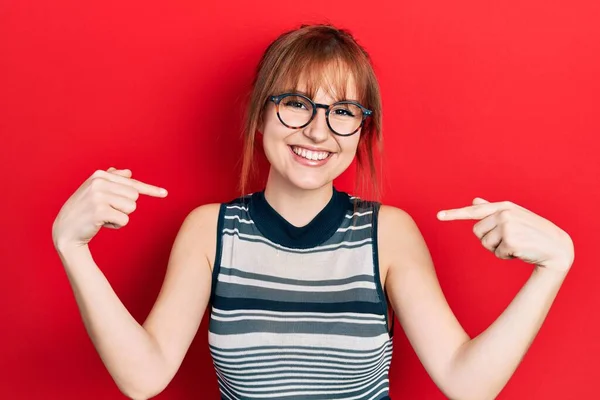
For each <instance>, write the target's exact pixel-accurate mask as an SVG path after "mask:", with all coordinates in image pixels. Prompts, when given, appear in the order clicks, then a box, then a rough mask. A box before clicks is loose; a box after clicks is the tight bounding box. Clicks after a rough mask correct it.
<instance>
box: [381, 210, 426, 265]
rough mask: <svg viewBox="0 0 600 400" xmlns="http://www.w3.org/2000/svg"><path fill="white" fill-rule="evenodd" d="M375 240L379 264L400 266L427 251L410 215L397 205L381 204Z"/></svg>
mask: <svg viewBox="0 0 600 400" xmlns="http://www.w3.org/2000/svg"><path fill="white" fill-rule="evenodd" d="M377 219H378V223H377V224H378V229H377V241H378V249H379V254H380V261H381V265H382V266H384V267H386V268H389V267H392V266H393V267H394V268H397V267H402V266H403V265H407V264H409V263H410V260H411V259H413V258H420V257H422V255H424V254H426V253H427V252H428V250H427V247H426V244H425V241H424V239H423V236H422V234H421V231H420V230H419V228H418V226H417V224H416V222H415V220H414V219H413V218H412V216H411V215H410V214H409V213H408V212H406V211H404V210H402V209H400V208H397V207H393V206H389V205H381V206H380V209H379V216H378V218H377Z"/></svg>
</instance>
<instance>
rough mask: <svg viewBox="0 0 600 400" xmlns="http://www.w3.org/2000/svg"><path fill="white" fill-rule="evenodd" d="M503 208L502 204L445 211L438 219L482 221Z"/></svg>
mask: <svg viewBox="0 0 600 400" xmlns="http://www.w3.org/2000/svg"><path fill="white" fill-rule="evenodd" d="M503 207H504V206H503V205H502V204H501V203H481V204H475V205H472V206H468V207H462V208H454V209H450V210H443V211H440V212H438V214H437V217H438V219H439V220H442V221H452V220H460V219H482V218H485V217H487V216H488V215H491V214H493V213H495V212H496V211H498V210H501V209H502V208H503Z"/></svg>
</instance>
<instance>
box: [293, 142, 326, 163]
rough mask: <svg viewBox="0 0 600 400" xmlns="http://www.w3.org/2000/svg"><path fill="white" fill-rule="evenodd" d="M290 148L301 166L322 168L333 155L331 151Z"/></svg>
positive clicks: (298, 147)
mask: <svg viewBox="0 0 600 400" xmlns="http://www.w3.org/2000/svg"><path fill="white" fill-rule="evenodd" d="M289 147H290V149H291V150H292V153H293V155H294V156H295V157H294V158H295V159H296V161H299V162H300V163H301V164H304V165H310V166H320V165H323V164H325V163H326V162H327V160H329V158H330V156H331V155H332V154H333V153H331V152H329V151H316V150H307V149H305V148H303V147H300V146H289Z"/></svg>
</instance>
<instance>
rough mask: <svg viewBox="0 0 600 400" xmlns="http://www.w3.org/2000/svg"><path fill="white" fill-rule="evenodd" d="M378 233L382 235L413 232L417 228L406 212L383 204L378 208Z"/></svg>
mask: <svg viewBox="0 0 600 400" xmlns="http://www.w3.org/2000/svg"><path fill="white" fill-rule="evenodd" d="M377 220H378V225H379V232H380V233H381V234H383V235H388V234H394V233H398V232H402V233H406V231H407V230H408V231H410V230H414V229H415V228H416V227H417V226H416V223H415V221H414V219H413V218H412V217H411V216H410V214H408V213H407V212H406V211H404V210H402V209H400V208H398V207H394V206H389V205H385V204H381V205H380V206H379V213H378V218H377Z"/></svg>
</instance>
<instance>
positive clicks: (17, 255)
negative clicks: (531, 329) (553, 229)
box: [0, 0, 600, 399]
mask: <svg viewBox="0 0 600 400" xmlns="http://www.w3.org/2000/svg"><path fill="white" fill-rule="evenodd" d="M599 4H600V3H598V2H596V1H586V2H583V1H581V2H576V1H572V0H569V1H566V0H563V1H541V0H538V1H534V0H526V1H506V2H488V1H465V0H459V1H452V2H450V1H440V0H437V1H434V0H426V1H414V2H406V1H400V2H391V1H390V2H387V3H377V2H364V1H354V0H347V1H345V2H343V3H335V2H328V1H312V0H311V1H303V2H256V1H251V2H248V1H245V2H242V1H227V2H212V3H210V4H208V3H204V2H197V1H196V2H192V1H188V2H176V3H174V2H170V3H167V2H154V3H153V2H144V1H114V0H113V1H104V2H102V3H98V4H90V3H87V2H80V1H65V0H55V1H52V2H43V1H35V0H34V1H20V2H17V1H15V0H4V1H3V2H2V3H1V4H0V91H1V95H0V132H1V135H2V136H1V138H2V146H1V147H0V155H1V157H0V168H1V171H2V187H3V189H4V195H3V196H2V197H1V200H0V202H1V203H0V206H1V207H2V210H3V214H4V215H3V229H2V233H1V235H2V240H1V241H0V246H1V247H0V251H1V260H2V265H3V268H2V273H3V279H2V281H1V282H0V293H2V294H1V296H2V298H0V305H1V313H2V315H1V317H2V329H1V330H0V332H1V333H0V335H1V336H0V345H1V346H2V348H1V354H2V355H1V356H0V363H1V364H0V367H1V371H0V372H1V373H0V388H1V389H0V390H1V393H0V396H1V397H2V398H7V399H8V398H10V399H33V398H36V399H37V398H51V399H81V398H85V399H108V398H110V399H117V398H122V395H121V394H120V392H119V391H118V389H117V388H116V386H115V384H114V383H113V382H112V380H111V378H110V376H109V374H108V372H107V371H106V370H105V368H104V366H103V364H102V363H101V361H100V358H99V357H98V355H97V353H96V352H95V349H94V348H93V346H92V344H91V342H90V340H89V338H88V337H87V334H86V332H85V330H84V327H83V324H82V322H81V319H80V316H79V312H78V309H77V307H76V303H75V300H74V298H73V295H72V292H71V289H70V287H69V284H68V281H67V279H66V276H65V274H64V272H63V269H62V266H61V264H60V260H59V258H58V256H57V255H56V253H55V251H54V249H53V246H52V240H51V226H52V222H53V220H54V218H55V216H56V214H57V213H58V210H59V209H60V207H61V205H62V204H63V203H64V202H65V201H66V199H67V198H68V197H69V196H70V195H71V194H72V193H73V192H74V191H75V189H76V188H77V187H78V186H79V185H80V184H81V183H82V182H83V181H84V180H85V179H86V178H87V177H89V175H91V173H92V172H93V171H94V170H96V169H106V168H108V167H109V166H116V167H117V168H130V169H132V171H133V176H134V178H137V179H140V180H143V181H146V182H148V183H152V184H156V185H160V186H164V187H166V188H167V189H168V190H169V191H170V195H169V196H168V197H167V198H166V199H156V198H147V197H143V198H141V199H140V200H139V202H138V209H137V211H136V212H135V214H134V215H132V220H131V223H130V224H129V225H128V226H127V227H126V228H125V229H122V230H119V231H112V230H102V231H101V232H100V234H99V235H98V236H97V237H96V238H95V239H94V241H93V242H92V244H91V247H92V252H93V254H94V257H95V260H96V262H97V263H98V265H99V266H100V267H101V269H102V270H103V271H104V273H105V274H106V275H107V277H108V279H109V281H110V282H111V283H112V285H113V287H114V289H115V290H116V292H117V293H118V295H119V296H120V298H121V299H122V300H123V302H124V304H125V305H126V306H127V308H128V309H129V310H130V311H131V313H132V314H133V315H134V316H135V317H136V318H137V319H138V321H140V322H141V321H143V320H144V318H145V317H146V316H147V313H148V312H149V311H150V308H151V306H152V304H153V302H154V300H155V298H156V295H157V294H158V291H159V289H160V285H161V282H162V278H163V276H164V272H165V268H166V264H167V260H168V255H169V251H170V249H171V245H172V242H173V240H174V238H175V234H176V232H177V230H178V228H179V226H180V225H181V222H182V221H183V218H184V217H185V215H187V213H188V212H189V211H190V210H191V209H193V208H194V207H196V206H198V205H200V204H203V203H206V202H220V201H226V200H229V199H231V198H232V197H234V196H235V195H237V193H236V189H235V187H236V183H237V179H238V175H239V164H238V160H239V158H240V150H241V142H240V140H239V135H238V132H239V130H240V126H241V125H240V105H241V104H240V100H239V99H240V96H241V94H242V93H243V92H244V90H246V89H247V87H248V85H249V83H250V81H251V78H252V74H253V72H254V69H255V65H256V63H257V62H258V59H259V57H260V55H261V54H262V52H263V51H264V49H265V48H266V46H267V45H268V44H269V43H270V42H271V41H272V40H274V39H275V38H276V36H277V35H279V34H280V33H281V32H283V31H284V30H287V29H291V28H295V27H297V26H299V25H300V24H301V23H311V22H326V21H330V22H332V23H334V24H337V25H338V26H340V27H345V28H348V29H350V30H351V31H352V32H353V33H354V34H355V36H356V37H357V39H358V40H359V42H360V43H361V44H363V45H364V46H365V47H366V48H367V50H368V51H369V52H370V53H371V55H372V57H373V59H374V64H375V69H376V73H377V74H378V77H379V79H380V83H381V88H382V95H383V104H384V137H385V148H386V153H385V154H386V157H385V166H386V171H385V172H386V174H385V182H384V188H385V189H386V191H385V194H384V197H383V201H384V202H385V203H388V204H392V205H395V206H398V207H401V208H404V209H405V210H407V211H408V212H409V213H410V214H411V215H412V216H413V217H414V218H415V220H416V221H417V223H418V224H419V226H420V227H421V230H422V232H423V235H424V237H425V239H426V240H427V242H428V244H429V246H430V250H431V252H432V255H433V258H434V262H435V263H436V267H437V271H438V275H439V279H440V282H441V284H442V287H443V289H444V292H445V294H446V296H447V298H448V301H449V303H450V305H451V307H452V308H453V310H454V312H455V313H456V315H457V317H458V318H459V320H460V321H461V323H462V324H463V325H464V327H465V329H466V330H467V331H468V332H469V334H471V335H476V334H478V333H479V332H481V331H482V330H483V329H485V327H487V326H488V325H489V324H490V323H491V322H492V321H493V320H494V318H496V316H498V315H499V314H500V312H501V311H502V310H503V309H504V307H506V305H507V304H508V303H509V301H510V300H511V299H512V297H513V296H514V295H515V294H516V292H517V291H518V289H519V288H520V287H521V286H522V284H523V283H524V282H525V281H526V279H527V277H528V276H529V273H530V271H531V267H530V266H529V265H526V264H524V263H522V262H520V261H516V260H515V261H501V260H498V259H496V258H495V257H494V256H493V255H492V254H491V253H489V252H487V251H486V250H485V249H483V247H482V246H481V245H480V243H479V242H478V241H477V240H476V238H475V236H474V235H473V234H472V232H471V226H472V224H473V223H472V222H469V221H457V222H446V223H442V222H439V221H437V220H436V218H435V214H436V212H437V211H438V210H439V209H442V208H451V207H459V206H465V205H468V204H470V202H471V200H472V198H473V197H476V196H481V197H483V198H486V199H488V200H490V201H499V200H505V199H508V200H512V201H514V202H516V203H517V204H520V205H522V206H524V207H526V208H528V209H530V210H532V211H534V212H536V213H538V214H540V215H543V216H544V217H546V218H548V219H550V220H551V221H553V222H555V223H556V224H557V225H559V226H561V227H562V228H564V229H565V230H566V231H567V232H569V233H570V234H571V236H572V237H573V240H574V242H575V247H576V261H575V264H574V266H573V269H572V271H571V273H570V275H569V276H568V278H567V280H566V281H565V283H564V285H563V287H562V289H561V291H560V292H559V295H558V297H557V299H556V302H555V304H554V306H553V308H552V309H551V311H550V314H549V316H548V319H547V320H546V322H545V324H544V325H543V326H542V329H541V331H540V333H539V335H538V337H537V338H536V340H535V341H534V343H533V345H532V347H531V349H530V351H529V353H528V354H527V355H526V356H525V358H524V360H523V362H522V364H521V366H520V367H519V368H518V369H517V371H516V373H515V375H514V376H513V378H512V379H511V381H510V382H509V383H508V385H507V386H506V388H505V389H504V391H503V392H502V393H501V395H500V396H499V398H500V399H582V398H592V397H597V396H598V394H597V389H596V386H597V383H598V378H600V373H599V372H598V369H597V364H598V361H599V358H600V344H599V339H600V336H599V335H598V328H599V327H600V326H599V323H598V319H597V315H598V313H597V309H598V307H599V306H600V296H599V294H598V289H597V288H598V284H599V283H600V282H599V278H600V272H599V267H600V264H599V262H598V259H597V257H596V253H594V251H595V250H594V248H597V240H598V225H599V224H598V222H599V217H598V205H599V204H600V192H599V189H598V183H599V181H600V161H599V159H600V158H599V157H598V154H599V150H600V142H599V139H598V134H599V128H600V122H599V118H598V110H599V105H600V101H599V94H600V78H599V76H598V71H599V70H600V28H599V25H598V21H599V20H600V6H599ZM339 185H340V187H342V188H343V189H346V190H352V176H351V173H349V174H346V175H345V176H343V177H342V178H341V179H340V181H339ZM206 331H207V325H206V318H205V320H204V322H203V324H202V326H201V327H200V331H199V333H198V335H197V337H196V340H195V342H194V343H193V345H192V347H191V349H190V351H189V353H188V354H187V357H186V359H185V360H184V363H183V365H182V367H181V369H180V370H179V372H178V374H177V375H176V377H175V378H174V380H173V381H172V382H171V384H170V385H169V387H168V388H167V389H166V390H165V391H164V392H163V393H162V394H161V395H159V396H158V398H161V399H189V398H207V399H216V398H217V396H218V395H217V385H216V378H215V375H214V371H213V369H212V364H211V360H210V358H209V355H208V350H207V343H206V342H207V334H206ZM397 332H398V333H397V337H396V340H395V344H396V348H395V354H394V361H393V365H392V372H391V386H392V396H393V398H395V399H403V398H411V399H412V398H417V399H422V398H425V399H441V398H443V396H442V394H441V393H440V392H439V391H438V390H437V388H436V387H435V385H434V384H433V383H432V381H431V380H430V378H429V377H428V376H427V374H426V372H425V370H424V369H423V368H422V366H421V364H420V363H419V361H418V359H417V358H416V356H415V354H414V352H413V351H412V349H411V347H410V345H409V344H408V342H407V340H406V338H405V337H404V336H403V332H402V330H401V329H398V330H397Z"/></svg>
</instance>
